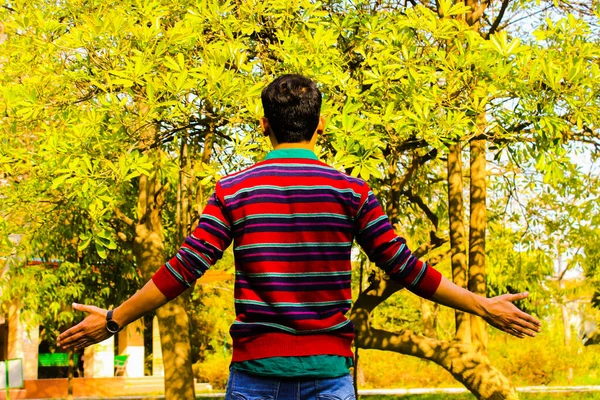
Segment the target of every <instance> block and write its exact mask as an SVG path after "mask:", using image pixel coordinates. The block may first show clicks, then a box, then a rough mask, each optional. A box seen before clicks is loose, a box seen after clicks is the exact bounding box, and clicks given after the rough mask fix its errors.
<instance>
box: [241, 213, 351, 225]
mask: <svg viewBox="0 0 600 400" xmlns="http://www.w3.org/2000/svg"><path fill="white" fill-rule="evenodd" d="M304 217H330V218H337V219H341V220H344V221H349V220H352V218H351V217H349V216H347V215H344V214H333V213H291V214H254V215H248V216H247V217H243V218H240V219H237V220H235V221H233V224H234V225H237V224H239V223H241V222H244V221H248V220H250V219H262V218H275V219H292V218H304Z"/></svg>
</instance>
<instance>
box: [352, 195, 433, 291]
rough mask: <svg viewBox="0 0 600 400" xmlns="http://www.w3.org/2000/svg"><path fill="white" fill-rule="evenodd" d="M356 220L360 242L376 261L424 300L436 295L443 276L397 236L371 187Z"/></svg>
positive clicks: (362, 199)
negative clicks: (419, 258) (420, 258)
mask: <svg viewBox="0 0 600 400" xmlns="http://www.w3.org/2000/svg"><path fill="white" fill-rule="evenodd" d="M355 221H356V232H357V233H356V240H357V242H358V244H359V245H360V246H361V247H362V248H363V249H364V250H365V252H366V253H367V255H368V256H369V259H370V260H371V261H372V262H374V263H375V264H376V265H377V266H378V267H379V268H381V269H383V270H384V271H385V272H386V273H387V274H388V275H389V276H390V278H391V279H392V280H394V281H396V282H398V283H400V284H402V285H403V286H404V287H406V288H407V289H408V290H410V291H411V292H413V293H415V294H417V295H419V296H421V297H424V298H431V296H433V294H434V293H435V291H436V290H437V288H438V286H439V285H440V281H441V279H442V275H441V274H440V273H439V272H438V271H437V270H436V269H434V268H433V267H431V266H430V265H428V264H427V263H425V262H423V261H421V260H418V259H417V258H416V257H414V256H413V255H412V252H411V251H410V250H409V249H408V247H407V246H406V240H405V239H404V238H402V237H400V236H398V235H396V233H395V232H394V229H393V228H392V225H391V224H390V222H389V220H388V217H387V215H386V214H385V213H384V212H383V209H382V208H381V205H380V204H379V202H378V201H377V198H375V196H374V195H373V192H372V191H371V190H370V189H369V187H368V186H367V184H365V186H364V187H363V193H362V197H361V206H360V208H359V211H358V214H357V216H356V219H355Z"/></svg>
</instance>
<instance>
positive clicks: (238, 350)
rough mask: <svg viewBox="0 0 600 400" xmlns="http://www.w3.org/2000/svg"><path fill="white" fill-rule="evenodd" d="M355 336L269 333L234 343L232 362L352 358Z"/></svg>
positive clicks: (239, 339) (241, 339) (237, 340)
mask: <svg viewBox="0 0 600 400" xmlns="http://www.w3.org/2000/svg"><path fill="white" fill-rule="evenodd" d="M353 339H354V335H352V334H344V335H342V334H337V335H335V336H334V335H331V334H329V335H327V334H319V335H305V336H294V335H291V334H285V333H265V334H262V335H259V336H250V337H247V338H236V339H234V340H233V359H232V362H241V361H247V360H255V359H259V358H268V357H289V356H295V357H302V356H314V355H337V356H343V357H352V350H351V344H352V340H353Z"/></svg>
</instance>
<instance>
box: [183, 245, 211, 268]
mask: <svg viewBox="0 0 600 400" xmlns="http://www.w3.org/2000/svg"><path fill="white" fill-rule="evenodd" d="M181 250H183V251H184V252H185V253H187V254H189V255H191V256H192V257H194V258H195V259H196V260H198V261H200V262H201V263H202V264H204V266H205V267H206V269H208V268H210V264H209V263H208V261H206V260H205V259H204V258H202V257H201V256H200V255H198V254H197V253H196V252H195V251H193V250H192V249H189V248H187V247H182V248H181ZM177 256H178V257H179V254H177Z"/></svg>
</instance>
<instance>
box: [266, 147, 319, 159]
mask: <svg viewBox="0 0 600 400" xmlns="http://www.w3.org/2000/svg"><path fill="white" fill-rule="evenodd" d="M276 158H305V159H309V160H318V159H319V157H317V155H316V154H315V153H314V152H313V151H311V150H308V149H300V148H288V149H277V150H271V151H270V152H269V154H267V156H266V157H265V160H273V159H276Z"/></svg>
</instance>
